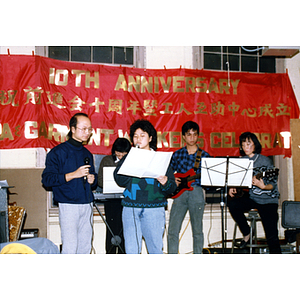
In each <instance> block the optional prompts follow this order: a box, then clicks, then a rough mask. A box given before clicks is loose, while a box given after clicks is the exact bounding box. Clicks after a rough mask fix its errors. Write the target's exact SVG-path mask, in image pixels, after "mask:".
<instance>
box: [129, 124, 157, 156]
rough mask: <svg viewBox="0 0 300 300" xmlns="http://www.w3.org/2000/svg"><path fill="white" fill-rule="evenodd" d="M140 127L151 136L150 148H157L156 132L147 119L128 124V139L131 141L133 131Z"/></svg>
mask: <svg viewBox="0 0 300 300" xmlns="http://www.w3.org/2000/svg"><path fill="white" fill-rule="evenodd" d="M139 128H140V129H141V130H143V131H145V132H147V133H148V135H149V137H152V140H151V142H150V143H149V145H150V148H152V149H153V150H155V151H156V149H157V132H156V130H155V128H154V127H153V125H152V124H151V123H150V122H149V121H148V120H143V119H142V120H137V121H135V122H134V123H133V124H132V125H131V126H130V139H131V141H133V136H134V133H135V131H136V130H137V129H139Z"/></svg>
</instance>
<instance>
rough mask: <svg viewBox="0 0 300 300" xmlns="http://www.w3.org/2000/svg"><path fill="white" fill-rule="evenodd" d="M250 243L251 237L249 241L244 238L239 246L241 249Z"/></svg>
mask: <svg viewBox="0 0 300 300" xmlns="http://www.w3.org/2000/svg"><path fill="white" fill-rule="evenodd" d="M249 243H250V239H249V240H248V241H247V242H246V241H245V240H242V241H241V243H240V245H239V248H240V249H245V248H246V247H247V245H248V244H249Z"/></svg>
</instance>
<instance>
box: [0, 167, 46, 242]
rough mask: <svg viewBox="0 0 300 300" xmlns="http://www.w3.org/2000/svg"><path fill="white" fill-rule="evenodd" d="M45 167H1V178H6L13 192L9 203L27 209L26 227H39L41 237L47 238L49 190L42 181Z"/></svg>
mask: <svg viewBox="0 0 300 300" xmlns="http://www.w3.org/2000/svg"><path fill="white" fill-rule="evenodd" d="M42 172H43V169H0V180H4V179H6V180H7V182H8V184H9V185H10V186H14V188H11V189H9V191H10V192H11V193H12V194H10V195H9V203H13V202H16V203H17V205H18V206H21V207H24V208H25V209H26V219H25V222H24V228H25V229H33V228H38V229H39V237H44V238H47V192H46V190H45V189H44V188H43V186H42V183H41V175H42Z"/></svg>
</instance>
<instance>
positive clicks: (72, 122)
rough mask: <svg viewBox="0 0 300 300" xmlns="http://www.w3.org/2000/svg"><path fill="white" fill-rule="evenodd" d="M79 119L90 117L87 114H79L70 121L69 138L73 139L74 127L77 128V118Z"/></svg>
mask: <svg viewBox="0 0 300 300" xmlns="http://www.w3.org/2000/svg"><path fill="white" fill-rule="evenodd" d="M78 117H87V118H88V117H89V116H88V115H87V114H85V113H77V114H75V115H74V116H73V117H72V118H71V119H70V122H69V132H68V135H67V136H68V138H71V137H72V129H71V128H72V127H74V128H76V126H77V118H78Z"/></svg>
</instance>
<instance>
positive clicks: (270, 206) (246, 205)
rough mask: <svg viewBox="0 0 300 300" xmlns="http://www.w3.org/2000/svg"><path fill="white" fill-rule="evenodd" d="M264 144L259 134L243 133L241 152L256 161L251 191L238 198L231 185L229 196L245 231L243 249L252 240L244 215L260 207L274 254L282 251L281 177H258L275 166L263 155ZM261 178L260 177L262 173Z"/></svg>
mask: <svg viewBox="0 0 300 300" xmlns="http://www.w3.org/2000/svg"><path fill="white" fill-rule="evenodd" d="M261 150H262V147H261V144H260V142H259V141H258V139H257V137H256V135H255V134H254V133H251V132H245V133H243V134H241V136H240V152H241V155H243V156H245V155H246V156H248V157H249V159H250V160H252V161H253V175H254V176H253V179H252V188H251V189H250V190H249V193H244V194H243V195H242V196H241V197H236V194H237V190H236V189H235V188H230V189H229V191H228V195H229V196H230V198H229V199H228V208H229V211H230V213H231V216H232V218H233V219H234V220H235V222H236V223H237V225H238V227H239V229H240V231H241V232H242V234H243V239H242V241H241V243H240V245H239V248H240V249H243V248H246V247H247V244H249V242H250V238H252V237H250V227H249V225H248V222H247V219H246V217H245V215H244V213H245V212H246V211H249V210H251V209H257V211H258V213H259V215H260V217H261V221H262V224H263V228H264V231H265V235H266V239H267V243H268V247H269V251H270V253H281V248H280V244H279V238H278V227H277V225H278V224H277V223H278V198H279V192H278V188H277V178H276V177H277V176H275V177H268V178H266V177H264V178H260V179H257V177H256V175H257V174H260V173H262V172H264V171H267V170H270V169H273V168H274V166H273V164H272V162H271V160H270V159H269V158H268V157H266V156H263V155H261V154H260V153H261ZM258 177H259V176H258Z"/></svg>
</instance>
